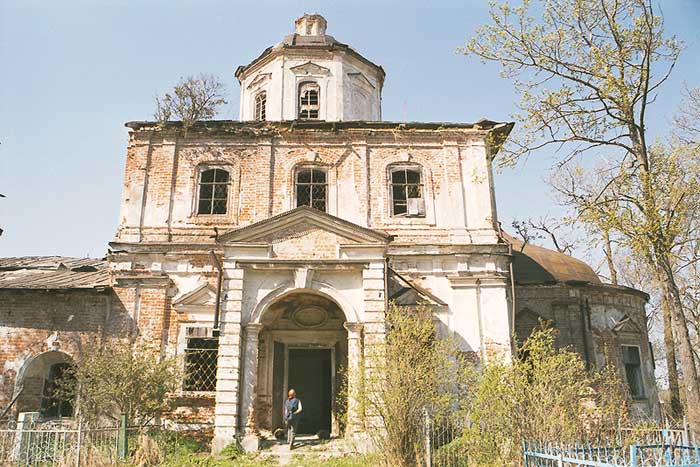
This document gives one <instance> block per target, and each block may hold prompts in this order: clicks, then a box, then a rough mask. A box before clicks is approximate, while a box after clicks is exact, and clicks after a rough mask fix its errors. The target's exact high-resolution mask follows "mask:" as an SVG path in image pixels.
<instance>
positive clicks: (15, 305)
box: [0, 15, 658, 449]
mask: <svg viewBox="0 0 700 467" xmlns="http://www.w3.org/2000/svg"><path fill="white" fill-rule="evenodd" d="M236 77H237V78H238V81H239V82H240V84H241V98H240V102H241V108H240V121H206V122H198V123H196V124H195V125H194V126H193V127H191V128H189V129H188V130H187V132H186V133H185V132H183V131H182V130H183V129H182V127H181V124H179V123H177V122H169V123H167V124H158V123H152V122H130V123H128V124H127V127H128V128H129V144H128V149H127V155H126V171H125V177H124V190H123V197H122V201H121V210H120V214H119V227H118V230H117V232H116V235H115V237H114V239H113V241H112V242H111V243H110V252H109V254H108V256H107V258H106V260H105V261H97V262H93V263H90V264H82V263H79V262H78V263H75V262H72V261H80V260H75V259H68V258H44V259H43V260H42V261H39V263H38V264H37V263H36V262H32V261H31V260H30V259H26V260H24V261H23V260H22V259H21V258H8V259H0V333H2V334H3V335H4V336H6V338H7V339H6V340H5V342H3V344H2V348H1V349H0V358H2V359H3V361H0V363H2V364H3V365H4V367H3V375H2V381H1V383H2V384H1V385H0V387H2V388H3V393H2V395H0V409H3V407H5V406H8V408H9V409H10V410H8V413H9V414H13V413H16V412H17V411H31V410H35V411H41V410H42V403H43V404H44V405H46V404H45V401H43V402H42V400H43V399H45V397H43V396H42V393H43V391H44V389H42V388H44V387H45V386H46V385H47V384H50V379H51V375H52V374H55V373H56V371H58V370H55V367H56V365H57V364H66V363H67V362H70V361H72V360H75V359H79V358H80V354H81V352H84V351H85V348H86V347H87V346H90V345H92V344H93V343H99V341H100V340H103V339H105V338H107V337H110V336H124V335H126V334H128V333H138V335H139V337H140V338H141V339H142V340H143V341H144V342H145V343H146V344H147V345H149V346H151V347H152V348H153V349H154V350H156V351H158V352H161V353H162V354H163V355H178V356H183V359H184V362H185V377H184V380H183V382H182V389H181V391H180V392H179V393H178V394H177V397H178V400H179V402H180V407H179V408H178V409H177V410H176V411H175V412H174V413H173V414H171V415H170V419H171V420H172V421H173V422H174V423H180V424H187V423H191V422H210V423H212V424H213V426H214V448H215V449H217V448H220V447H223V446H225V445H226V444H228V442H230V441H231V439H233V438H234V437H237V438H239V439H243V440H245V442H246V446H249V447H252V448H254V447H255V445H256V439H257V438H258V437H259V436H261V435H264V434H266V433H269V432H271V431H272V430H274V429H275V428H277V427H279V426H280V425H281V414H282V404H283V400H284V394H285V393H286V390H287V389H288V388H290V387H295V388H296V389H297V391H298V392H299V394H300V396H301V397H302V398H304V397H305V396H306V398H307V399H309V400H314V401H318V403H317V404H305V412H306V413H307V415H306V417H305V426H303V427H302V429H303V430H304V431H307V432H316V431H318V430H328V431H330V432H331V433H333V434H335V435H341V434H344V435H345V436H348V437H354V436H359V435H360V434H361V432H362V430H363V428H362V419H361V414H360V413H359V407H358V404H357V401H356V400H354V399H353V398H352V397H350V400H349V401H348V404H347V407H346V408H341V406H340V405H338V404H337V393H338V391H339V388H340V381H341V376H342V375H345V377H347V379H348V381H359V380H361V378H362V374H363V371H364V368H365V366H367V365H371V362H368V361H367V360H366V358H365V356H369V355H372V352H371V348H372V346H375V345H377V343H380V342H381V341H382V340H383V339H384V338H385V332H386V328H385V323H384V310H385V309H386V307H387V305H388V303H389V301H395V302H396V303H399V304H403V305H406V306H409V307H411V306H416V305H424V306H427V307H430V308H431V309H432V310H433V313H434V316H435V319H436V323H437V324H438V331H439V332H440V334H441V335H444V336H450V337H453V338H454V339H455V340H456V341H457V342H458V344H459V346H460V349H461V350H462V351H463V352H468V353H470V354H472V355H473V356H474V358H476V359H480V360H482V361H486V360H489V359H494V358H501V359H502V358H505V359H508V358H510V357H511V355H512V353H513V345H514V343H513V342H512V337H511V336H512V335H513V333H514V332H515V333H517V335H518V336H519V337H526V336H527V335H529V333H530V332H531V330H532V329H533V328H534V327H535V326H536V325H537V323H538V321H539V320H540V319H544V320H547V321H549V322H550V323H551V324H552V325H553V326H555V327H556V328H557V329H558V330H559V334H558V342H557V343H558V345H562V346H565V345H571V346H573V347H574V348H575V349H576V350H577V351H578V352H579V353H581V355H582V356H583V357H584V359H585V360H586V362H587V363H588V364H589V365H591V366H598V365H601V364H603V363H604V361H605V358H606V351H607V355H608V358H612V359H614V361H615V362H616V363H617V364H618V366H619V368H620V372H621V374H622V375H624V377H625V378H626V379H627V381H628V383H629V386H630V392H631V394H632V396H633V399H634V405H635V408H636V409H637V410H638V411H639V412H641V413H644V414H647V415H650V416H654V415H656V414H657V413H658V397H657V395H656V389H655V380H654V370H653V366H652V365H653V358H652V356H651V351H650V347H649V343H648V335H647V323H646V317H645V309H644V308H645V304H646V301H647V299H648V296H647V295H646V294H645V293H643V292H640V291H637V290H633V289H629V288H625V287H618V286H611V285H607V284H603V283H602V282H601V281H600V279H599V278H598V276H597V275H596V274H595V273H594V272H593V270H592V269H591V268H590V267H589V266H587V265H586V264H584V263H583V262H581V261H578V260H576V259H574V258H571V257H569V256H566V255H563V254H561V253H558V252H555V251H551V250H547V249H544V248H541V247H537V246H534V245H522V244H521V243H519V242H518V241H516V240H514V239H512V238H510V237H508V236H507V235H505V234H504V233H503V232H501V230H500V228H499V224H498V217H497V210H496V201H495V187H494V182H493V174H492V161H493V160H494V158H496V157H498V151H499V149H500V145H501V144H502V142H503V141H504V139H505V138H506V137H507V136H508V133H509V132H510V130H511V128H512V126H513V125H512V123H499V122H493V121H489V120H480V121H478V122H476V123H464V124H453V123H414V122H399V123H394V122H385V121H382V120H381V92H382V87H383V84H384V78H385V74H384V70H383V69H382V68H381V67H380V66H378V65H376V64H374V63H373V62H371V61H369V60H367V59H366V58H364V57H363V56H361V55H360V54H359V53H358V52H356V51H355V50H354V49H352V48H351V47H349V46H347V45H345V44H343V43H340V42H338V41H337V40H335V39H334V38H333V37H332V36H330V35H327V34H326V21H325V19H323V18H322V17H321V16H319V15H304V16H302V17H300V18H299V19H298V20H297V21H296V22H295V33H294V34H292V35H289V36H287V37H285V38H284V39H283V40H282V42H280V43H279V44H277V45H276V46H273V47H270V48H268V49H266V50H265V51H264V52H263V53H262V54H261V55H260V56H259V57H258V58H256V59H255V60H254V61H253V62H251V63H250V64H248V65H246V66H242V67H239V68H238V70H237V71H236ZM81 268H82V269H81ZM56 297H60V299H58V298H56ZM52 369H53V370H52ZM52 372H53V373H52ZM32 378H34V379H32ZM352 391H353V388H350V392H351V393H352ZM18 394H19V395H18ZM341 405H343V404H341ZM343 411H347V413H346V414H345V413H341V412H343ZM345 415H347V425H346V426H345V427H343V426H342V425H341V422H340V420H341V419H345V417H344V416H345ZM341 429H342V433H341Z"/></svg>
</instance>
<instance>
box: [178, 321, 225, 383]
mask: <svg viewBox="0 0 700 467" xmlns="http://www.w3.org/2000/svg"><path fill="white" fill-rule="evenodd" d="M186 339H187V343H186V347H185V380H184V382H183V385H182V388H183V390H185V391H200V392H201V391H216V369H217V359H218V356H219V338H218V337H213V335H212V330H211V328H187V336H186Z"/></svg>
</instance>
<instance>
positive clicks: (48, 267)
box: [0, 256, 109, 290]
mask: <svg viewBox="0 0 700 467" xmlns="http://www.w3.org/2000/svg"><path fill="white" fill-rule="evenodd" d="M105 287H109V271H108V269H107V262H106V261H104V260H102V259H93V258H71V257H67V256H21V257H12V258H0V289H39V290H69V289H99V288H105Z"/></svg>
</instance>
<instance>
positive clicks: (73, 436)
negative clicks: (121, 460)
mask: <svg viewBox="0 0 700 467" xmlns="http://www.w3.org/2000/svg"><path fill="white" fill-rule="evenodd" d="M119 432H120V430H119V427H103V428H96V429H83V428H82V427H81V426H78V427H76V428H70V427H66V426H64V427H47V428H40V427H36V426H28V427H17V428H15V429H0V465H3V466H5V465H15V466H19V467H24V466H35V465H62V466H71V465H75V466H77V467H79V466H80V465H81V463H82V465H100V464H101V465H110V464H113V463H115V461H116V459H117V451H118V441H119Z"/></svg>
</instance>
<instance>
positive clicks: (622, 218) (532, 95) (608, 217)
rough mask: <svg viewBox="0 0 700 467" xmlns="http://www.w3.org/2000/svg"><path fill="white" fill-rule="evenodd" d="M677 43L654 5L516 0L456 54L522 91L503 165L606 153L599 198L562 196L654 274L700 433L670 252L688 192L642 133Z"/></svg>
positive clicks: (672, 163)
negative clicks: (556, 154)
mask: <svg viewBox="0 0 700 467" xmlns="http://www.w3.org/2000/svg"><path fill="white" fill-rule="evenodd" d="M681 48H682V45H681V44H680V43H679V41H677V40H676V39H675V37H667V36H666V35H665V33H664V25H663V19H662V18H661V17H660V16H658V15H657V14H655V12H654V9H653V5H652V1H651V0H597V1H590V0H557V1H535V0H533V1H525V0H524V1H523V2H522V4H521V5H519V6H511V5H510V4H508V3H496V4H493V6H492V8H491V18H490V22H489V24H487V25H485V26H482V27H480V28H479V29H478V30H477V32H476V34H475V35H474V36H473V39H472V40H471V41H470V42H469V43H468V44H467V46H466V47H465V49H464V51H465V52H466V53H469V54H473V55H476V56H478V57H480V58H481V59H482V60H485V61H495V62H498V63H499V64H500V65H501V68H502V73H503V75H504V76H505V77H507V78H511V79H512V80H513V82H514V84H515V87H516V90H517V91H518V92H519V94H520V97H521V100H520V104H519V114H518V115H517V117H518V118H519V120H520V121H521V122H522V123H523V125H522V129H521V131H520V132H519V134H517V135H516V136H515V137H514V138H513V139H511V140H510V144H509V145H508V146H507V147H506V148H505V150H506V154H507V157H506V158H505V163H515V162H517V160H518V159H519V158H520V157H521V156H523V155H526V154H529V153H531V152H533V151H537V150H539V149H542V148H545V147H548V146H554V147H556V148H559V149H561V150H566V153H564V154H563V155H562V157H561V158H560V161H559V166H560V167H561V166H565V165H567V164H569V163H571V161H573V160H575V159H577V158H578V157H579V156H583V155H589V156H591V155H592V156H595V155H596V154H600V153H601V152H602V153H604V154H605V156H606V157H607V158H608V162H609V163H608V164H607V168H608V169H609V170H608V171H607V172H606V173H603V174H598V173H594V174H590V175H591V176H599V175H607V176H606V177H605V178H603V179H604V180H606V183H604V184H602V185H601V190H600V191H599V192H598V193H597V194H596V196H593V197H588V196H584V197H579V193H578V192H577V190H576V187H573V188H574V190H573V191H572V192H571V195H572V198H571V199H572V200H573V201H575V203H576V205H577V209H578V211H579V214H580V215H585V214H587V213H588V212H595V213H596V215H598V214H599V213H603V214H604V217H603V219H604V220H605V221H606V225H608V226H609V227H610V229H611V230H614V231H616V232H618V233H619V235H620V236H623V237H624V238H625V239H626V240H628V245H629V247H630V249H631V250H632V251H633V252H634V253H635V254H636V255H639V256H640V257H641V258H644V260H645V261H646V264H647V265H648V266H649V268H650V269H651V270H652V271H654V274H655V279H656V280H657V282H658V284H659V285H660V286H661V289H662V290H663V293H664V295H665V296H666V298H667V300H668V305H669V308H670V311H671V315H672V318H673V327H674V331H675V340H676V343H677V349H678V355H679V359H680V362H681V366H682V369H683V379H684V383H685V388H686V391H685V394H686V403H687V413H688V419H689V421H690V423H691V427H692V429H693V431H695V432H696V433H700V379H699V378H698V370H697V367H696V365H695V356H694V349H693V341H692V335H691V334H692V333H691V331H690V330H689V328H688V326H686V325H685V324H684V323H685V314H684V305H683V297H682V295H681V290H680V288H679V284H678V280H677V276H676V269H675V260H676V259H675V257H674V250H675V249H676V248H677V247H678V243H679V241H682V240H683V237H684V234H685V232H686V231H684V226H683V225H682V224H683V223H684V221H683V220H682V219H683V218H685V216H687V215H689V214H691V213H690V212H689V211H690V210H692V209H694V208H695V206H693V204H692V203H691V202H689V198H690V197H691V195H692V194H693V192H692V190H693V189H694V188H693V186H692V185H682V184H679V185H676V186H675V187H673V186H670V185H669V182H671V183H679V182H680V181H683V180H682V178H681V179H679V178H678V177H679V176H681V175H682V171H683V169H684V168H683V167H682V164H681V163H680V162H681V160H680V159H678V158H677V157H676V156H677V149H678V148H674V149H672V150H665V149H662V148H657V149H656V150H655V152H652V147H651V145H650V144H649V143H648V141H647V134H646V129H647V127H648V124H647V123H648V122H647V120H648V118H647V117H648V114H649V112H650V105H651V104H653V102H654V100H655V98H656V94H655V93H656V91H657V90H658V88H659V87H660V86H661V85H662V84H663V83H664V82H665V81H666V80H667V79H668V77H669V76H670V74H671V72H672V70H673V68H674V66H675V63H676V60H677V58H678V56H679V54H680V52H681ZM679 169H680V171H679ZM684 181H685V182H688V180H684Z"/></svg>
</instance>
